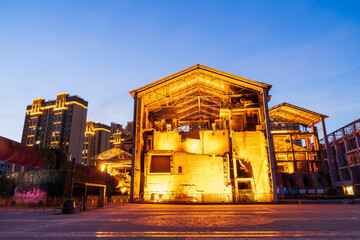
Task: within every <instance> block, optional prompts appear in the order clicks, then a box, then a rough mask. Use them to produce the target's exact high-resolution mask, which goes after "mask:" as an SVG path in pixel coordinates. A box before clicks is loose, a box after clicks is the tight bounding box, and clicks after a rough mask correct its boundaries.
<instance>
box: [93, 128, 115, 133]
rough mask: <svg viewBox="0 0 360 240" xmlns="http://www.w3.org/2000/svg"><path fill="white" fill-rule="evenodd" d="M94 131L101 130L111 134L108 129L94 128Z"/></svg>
mask: <svg viewBox="0 0 360 240" xmlns="http://www.w3.org/2000/svg"><path fill="white" fill-rule="evenodd" d="M94 130H95V131H99V130H103V131H106V132H111V131H110V130H109V129H106V128H94Z"/></svg>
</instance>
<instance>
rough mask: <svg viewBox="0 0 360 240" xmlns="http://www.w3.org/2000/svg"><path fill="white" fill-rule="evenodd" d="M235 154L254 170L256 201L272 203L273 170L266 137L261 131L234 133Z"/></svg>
mask: <svg viewBox="0 0 360 240" xmlns="http://www.w3.org/2000/svg"><path fill="white" fill-rule="evenodd" d="M232 147H233V152H234V153H235V154H236V156H237V158H238V159H239V160H241V161H243V162H244V163H247V164H246V165H248V169H251V170H252V175H253V179H254V184H255V196H256V201H260V202H272V201H273V192H272V189H271V179H270V177H269V176H270V175H271V169H270V164H269V158H268V153H267V148H266V147H267V143H266V139H265V135H264V133H263V132H261V131H256V132H233V133H232Z"/></svg>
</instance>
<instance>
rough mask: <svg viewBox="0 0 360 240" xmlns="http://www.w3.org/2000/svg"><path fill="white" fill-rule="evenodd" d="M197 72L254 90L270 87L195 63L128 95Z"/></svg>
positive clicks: (160, 85) (143, 91)
mask: <svg viewBox="0 0 360 240" xmlns="http://www.w3.org/2000/svg"><path fill="white" fill-rule="evenodd" d="M199 72H201V74H208V75H212V76H214V75H215V76H217V77H219V78H221V79H222V80H223V81H225V82H228V83H229V84H232V85H237V86H242V87H247V88H249V89H253V90H256V91H262V89H263V88H265V89H267V90H268V91H269V90H270V88H271V87H272V85H270V84H266V83H262V82H257V81H254V80H250V79H247V78H243V77H239V76H236V75H233V74H230V73H226V72H223V71H219V70H216V69H214V68H209V67H206V66H203V65H200V64H197V65H195V66H192V67H189V68H187V69H185V70H182V71H180V72H177V73H175V74H172V75H170V76H168V77H165V78H163V79H160V80H158V81H155V82H153V83H150V84H148V85H146V86H143V87H141V88H138V89H136V90H133V91H131V92H130V95H131V96H132V97H135V93H141V94H144V93H146V92H147V91H152V90H153V89H157V88H161V87H163V86H164V85H167V84H169V83H171V82H176V81H177V80H179V77H181V76H184V75H188V74H192V73H193V74H198V73H199ZM212 87H213V86H212Z"/></svg>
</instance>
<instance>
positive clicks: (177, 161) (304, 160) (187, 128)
mask: <svg viewBox="0 0 360 240" xmlns="http://www.w3.org/2000/svg"><path fill="white" fill-rule="evenodd" d="M271 87H272V86H271V85H269V84H265V83H261V82H256V81H253V80H249V79H246V78H242V77H239V76H236V75H232V74H229V73H225V72H222V71H218V70H216V69H212V68H209V67H205V66H202V65H195V66H193V67H190V68H188V69H185V70H183V71H181V72H178V73H176V74H173V75H171V76H168V77H166V78H163V79H161V80H159V81H156V82H154V83H151V84H149V85H146V86H144V87H141V88H139V89H137V90H134V91H131V92H130V94H131V96H132V97H133V98H134V139H133V158H132V165H133V168H132V171H133V172H132V176H133V178H132V185H131V198H132V200H133V201H137V200H140V201H145V202H244V201H246V202H276V201H277V197H278V195H279V196H280V197H283V196H284V194H285V195H286V194H287V193H294V192H296V193H297V194H300V193H303V194H306V193H309V192H310V193H311V192H312V191H314V193H316V192H318V193H324V192H325V191H326V189H327V187H328V186H329V183H327V182H326V178H324V179H325V180H323V176H322V175H321V174H320V173H322V172H323V170H324V168H323V159H321V155H320V150H319V142H318V134H317V133H318V131H317V129H316V127H315V125H316V124H317V123H319V122H321V123H324V119H325V118H326V116H325V115H322V114H318V113H315V112H312V111H309V110H306V109H303V108H299V107H296V106H293V105H290V104H282V105H279V106H277V107H274V108H272V109H271V110H270V111H269V109H268V101H269V100H270V98H271V96H270V95H269V90H270V88H271ZM323 129H324V130H325V126H324V125H323ZM272 135H273V137H272ZM318 176H320V177H318ZM330 187H331V184H330ZM309 189H310V190H311V191H309Z"/></svg>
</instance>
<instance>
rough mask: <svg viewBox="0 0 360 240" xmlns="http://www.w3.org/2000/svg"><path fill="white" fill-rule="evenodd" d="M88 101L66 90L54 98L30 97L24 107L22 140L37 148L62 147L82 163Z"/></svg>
mask: <svg viewBox="0 0 360 240" xmlns="http://www.w3.org/2000/svg"><path fill="white" fill-rule="evenodd" d="M87 106H88V102H87V101H85V100H84V99H82V98H80V97H79V96H69V94H68V93H60V94H57V98H56V100H51V101H45V99H43V98H37V99H34V100H33V104H32V105H28V106H27V108H26V115H25V122H24V128H23V134H22V139H21V143H23V144H26V145H27V146H32V147H39V148H54V149H61V150H63V151H64V152H65V153H71V154H72V157H73V158H75V159H76V162H77V163H81V159H82V151H83V143H84V133H85V125H86V114H87Z"/></svg>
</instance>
